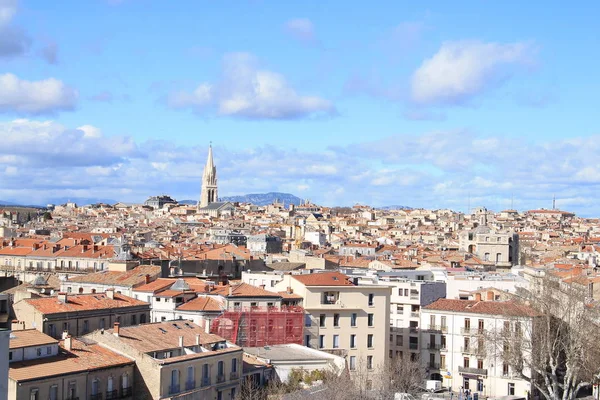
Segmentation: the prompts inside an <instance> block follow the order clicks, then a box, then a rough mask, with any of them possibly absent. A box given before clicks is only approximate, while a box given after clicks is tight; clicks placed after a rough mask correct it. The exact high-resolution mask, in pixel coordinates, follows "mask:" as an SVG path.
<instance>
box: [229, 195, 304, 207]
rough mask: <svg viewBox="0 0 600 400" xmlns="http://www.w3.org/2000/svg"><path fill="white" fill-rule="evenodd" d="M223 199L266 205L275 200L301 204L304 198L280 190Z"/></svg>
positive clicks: (286, 203)
mask: <svg viewBox="0 0 600 400" xmlns="http://www.w3.org/2000/svg"><path fill="white" fill-rule="evenodd" d="M220 200H221V201H231V202H238V203H252V204H254V205H257V206H266V205H269V204H273V202H274V201H276V200H279V201H280V202H283V203H285V205H288V204H294V205H299V204H301V203H302V199H301V198H300V197H297V196H294V195H293V194H290V193H280V192H269V193H252V194H246V195H243V196H227V197H221V198H220Z"/></svg>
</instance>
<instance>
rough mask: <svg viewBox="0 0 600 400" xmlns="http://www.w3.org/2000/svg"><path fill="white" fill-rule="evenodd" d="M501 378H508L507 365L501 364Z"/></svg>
mask: <svg viewBox="0 0 600 400" xmlns="http://www.w3.org/2000/svg"><path fill="white" fill-rule="evenodd" d="M502 376H508V364H507V363H504V364H502Z"/></svg>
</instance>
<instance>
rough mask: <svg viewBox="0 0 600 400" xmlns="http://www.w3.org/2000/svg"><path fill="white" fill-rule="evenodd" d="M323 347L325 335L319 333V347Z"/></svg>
mask: <svg viewBox="0 0 600 400" xmlns="http://www.w3.org/2000/svg"><path fill="white" fill-rule="evenodd" d="M324 347H325V335H319V348H320V349H322V348H324Z"/></svg>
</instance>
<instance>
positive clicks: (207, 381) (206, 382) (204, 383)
mask: <svg viewBox="0 0 600 400" xmlns="http://www.w3.org/2000/svg"><path fill="white" fill-rule="evenodd" d="M205 386H210V376H204V377H202V387H205Z"/></svg>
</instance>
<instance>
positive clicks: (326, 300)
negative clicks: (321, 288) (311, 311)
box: [321, 296, 338, 305]
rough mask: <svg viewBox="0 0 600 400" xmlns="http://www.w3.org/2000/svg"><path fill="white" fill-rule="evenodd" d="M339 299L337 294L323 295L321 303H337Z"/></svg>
mask: <svg viewBox="0 0 600 400" xmlns="http://www.w3.org/2000/svg"><path fill="white" fill-rule="evenodd" d="M337 301H338V298H337V296H323V299H322V301H321V304H329V305H331V304H335V303H336V302H337Z"/></svg>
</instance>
